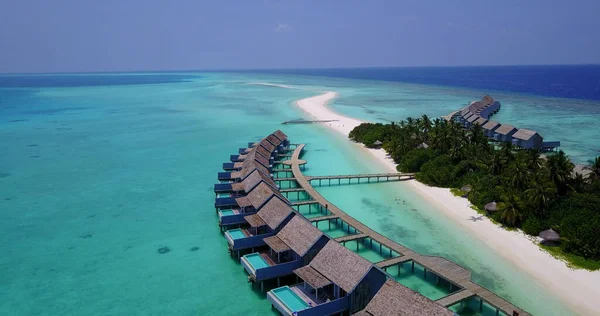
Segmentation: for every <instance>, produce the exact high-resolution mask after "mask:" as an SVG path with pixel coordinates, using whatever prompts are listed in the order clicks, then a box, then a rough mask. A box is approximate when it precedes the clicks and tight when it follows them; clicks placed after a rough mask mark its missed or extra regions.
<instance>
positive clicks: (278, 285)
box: [277, 277, 281, 287]
mask: <svg viewBox="0 0 600 316" xmlns="http://www.w3.org/2000/svg"><path fill="white" fill-rule="evenodd" d="M280 286H281V283H280V280H279V277H277V287H280Z"/></svg>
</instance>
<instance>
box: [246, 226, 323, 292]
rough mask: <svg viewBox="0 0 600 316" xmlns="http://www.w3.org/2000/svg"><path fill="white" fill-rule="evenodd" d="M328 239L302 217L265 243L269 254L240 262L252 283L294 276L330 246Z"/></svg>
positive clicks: (254, 255)
mask: <svg viewBox="0 0 600 316" xmlns="http://www.w3.org/2000/svg"><path fill="white" fill-rule="evenodd" d="M328 241H329V237H327V236H326V235H324V234H323V232H321V231H320V230H319V229H317V228H316V227H314V226H313V225H312V224H311V223H309V222H308V221H307V220H306V219H304V218H302V217H301V216H294V217H293V218H292V219H291V220H290V221H289V222H288V223H287V224H286V225H285V226H284V227H283V228H281V230H280V231H279V232H278V233H277V234H276V235H275V236H271V237H267V238H265V239H264V242H265V243H266V245H267V246H268V247H269V249H268V250H267V251H264V252H260V253H252V254H249V255H245V256H243V257H242V258H241V259H240V262H241V264H242V266H243V267H244V270H246V272H247V273H248V275H249V278H250V280H252V281H253V282H263V281H265V280H270V279H274V278H279V277H282V276H286V275H291V274H293V273H294V270H295V269H298V268H300V267H302V266H305V265H306V264H308V263H309V262H310V261H311V260H313V258H314V257H315V256H316V255H317V253H319V251H320V250H321V249H322V248H323V247H324V246H325V244H327V242H328Z"/></svg>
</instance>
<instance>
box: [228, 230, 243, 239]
mask: <svg viewBox="0 0 600 316" xmlns="http://www.w3.org/2000/svg"><path fill="white" fill-rule="evenodd" d="M227 233H228V234H229V236H231V238H233V239H240V238H244V237H246V235H244V233H243V232H242V230H241V229H239V228H236V229H230V230H228V231H227Z"/></svg>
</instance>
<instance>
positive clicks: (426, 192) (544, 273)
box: [295, 91, 600, 315]
mask: <svg viewBox="0 0 600 316" xmlns="http://www.w3.org/2000/svg"><path fill="white" fill-rule="evenodd" d="M336 97H337V93H335V92H332V91H328V92H324V93H322V94H320V95H317V96H313V97H309V98H305V99H301V100H298V101H296V102H295V104H296V106H298V107H299V108H300V109H301V110H302V111H304V113H305V114H307V115H308V116H310V117H311V118H314V119H316V120H335V121H334V122H329V123H325V124H323V126H325V127H328V128H329V129H330V130H332V131H335V132H336V133H339V134H341V135H343V136H345V137H346V138H347V137H348V134H349V133H350V131H352V129H353V128H354V127H356V126H358V125H359V124H361V123H364V121H361V120H357V119H354V118H350V117H346V116H344V115H341V114H339V113H337V112H335V111H334V110H332V109H331V108H329V107H328V106H327V104H328V103H329V102H331V101H332V100H334V99H335V98H336ZM356 147H357V148H359V150H364V151H365V152H368V153H369V156H370V157H371V158H372V159H373V160H374V161H376V162H378V163H379V164H380V165H381V166H383V167H384V168H386V169H387V170H388V171H390V172H396V164H395V163H394V161H393V160H392V159H391V158H390V157H389V156H388V155H387V153H386V152H385V151H384V150H383V149H370V148H366V147H365V146H363V145H362V144H357V146H356ZM407 183H408V185H409V186H410V188H411V189H412V190H413V191H414V193H416V194H418V195H419V196H421V197H422V198H424V199H425V200H427V201H428V202H429V203H430V204H431V205H432V206H433V207H434V208H436V210H437V211H439V212H441V213H443V215H444V216H446V217H447V218H448V219H450V220H451V221H452V222H454V223H455V224H457V225H459V226H461V227H462V228H464V229H465V230H466V231H468V232H469V233H471V234H472V235H474V237H476V238H478V239H480V240H481V241H483V242H484V243H485V244H487V245H488V246H489V247H491V248H492V249H494V251H495V252H496V253H498V254H499V255H501V256H502V257H504V258H506V259H507V260H509V261H511V262H512V263H513V264H515V266H517V267H519V268H520V269H521V270H523V271H524V272H526V273H527V274H529V275H531V276H532V277H533V278H535V279H536V280H537V281H538V282H539V283H540V284H542V285H543V286H544V287H546V288H547V289H548V290H549V291H550V292H552V293H554V294H555V295H556V296H558V297H560V298H561V299H562V301H563V302H564V303H565V304H567V305H568V306H569V307H570V308H571V309H572V310H573V311H575V312H577V313H579V314H581V315H592V314H599V313H600V300H597V299H596V290H597V289H598V284H600V271H595V272H591V271H587V270H574V269H571V268H569V267H568V266H567V264H566V263H565V262H563V261H561V260H558V259H556V258H554V257H552V256H551V255H550V254H548V253H547V252H545V251H543V250H541V249H540V247H539V246H538V245H536V244H535V243H534V241H533V240H531V237H530V236H527V235H526V234H524V233H522V232H521V231H519V230H516V231H508V230H505V229H503V228H502V227H500V226H498V225H496V224H494V223H492V222H491V221H490V220H489V219H488V218H487V217H482V218H481V220H477V221H465V218H471V217H479V216H480V214H478V213H477V212H476V211H475V210H473V209H472V208H471V204H470V202H469V201H468V200H467V199H465V198H461V197H457V196H454V195H453V194H452V193H451V192H450V190H449V189H446V188H435V187H430V186H427V185H424V184H422V183H420V182H418V181H416V180H414V181H407Z"/></svg>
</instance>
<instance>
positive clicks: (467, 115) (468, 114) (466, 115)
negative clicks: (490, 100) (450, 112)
mask: <svg viewBox="0 0 600 316" xmlns="http://www.w3.org/2000/svg"><path fill="white" fill-rule="evenodd" d="M473 115H475V114H473V113H471V112H467V114H465V115H463V116H462V118H461V120H460V123H461V124H463V125H465V124H466V123H467V120H468V119H469V118H470V117H471V116H473Z"/></svg>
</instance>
